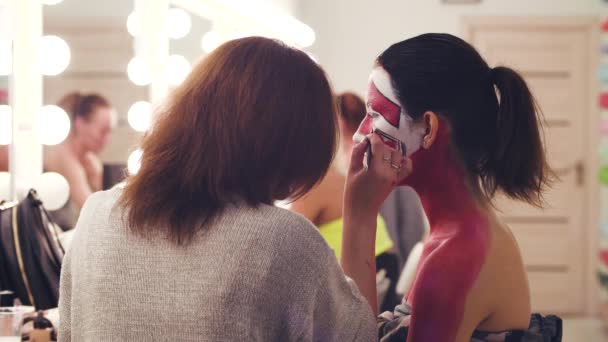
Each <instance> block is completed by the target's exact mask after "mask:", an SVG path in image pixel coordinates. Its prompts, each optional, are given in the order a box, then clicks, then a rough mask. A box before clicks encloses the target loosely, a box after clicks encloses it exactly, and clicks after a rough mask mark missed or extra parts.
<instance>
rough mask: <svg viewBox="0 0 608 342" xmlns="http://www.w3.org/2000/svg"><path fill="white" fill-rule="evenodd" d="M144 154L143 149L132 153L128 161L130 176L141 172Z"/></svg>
mask: <svg viewBox="0 0 608 342" xmlns="http://www.w3.org/2000/svg"><path fill="white" fill-rule="evenodd" d="M143 154H144V153H143V151H142V150H141V149H137V150H135V151H133V152H131V154H130V155H129V159H128V160H127V171H129V174H131V175H134V174H136V173H137V172H138V171H139V168H140V167H141V156H142V155H143Z"/></svg>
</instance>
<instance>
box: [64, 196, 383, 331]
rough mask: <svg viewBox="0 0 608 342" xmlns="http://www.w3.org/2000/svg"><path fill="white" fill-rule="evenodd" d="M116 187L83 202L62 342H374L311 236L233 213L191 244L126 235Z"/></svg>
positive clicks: (367, 313)
mask: <svg viewBox="0 0 608 342" xmlns="http://www.w3.org/2000/svg"><path fill="white" fill-rule="evenodd" d="M120 194H121V190H120V189H114V190H110V191H106V192H101V193H97V194H94V195H93V196H91V197H90V199H89V200H88V201H87V203H86V204H85V206H84V208H83V210H82V213H81V216H80V219H79V221H78V224H77V227H76V232H75V235H74V240H73V242H72V245H71V248H70V250H69V251H68V252H67V254H66V256H65V259H64V264H63V270H62V274H61V289H60V300H59V311H60V316H61V318H60V331H59V340H60V341H373V340H375V339H376V326H375V321H374V317H373V314H372V310H371V308H370V306H369V305H368V303H367V302H366V300H365V299H364V298H363V297H362V296H361V294H360V293H359V291H358V290H357V288H356V287H355V286H354V284H352V282H351V281H349V280H347V279H346V277H345V276H344V274H343V273H342V269H341V268H340V266H339V264H338V262H337V260H336V258H335V256H334V254H333V252H332V251H331V250H330V249H329V247H328V246H327V244H326V243H325V241H324V240H323V238H322V237H321V235H320V234H319V233H318V232H317V230H316V228H315V227H314V226H313V225H312V224H311V223H310V222H308V221H307V220H306V219H304V218H303V217H301V216H299V215H297V214H294V213H291V212H289V211H286V210H283V209H279V208H275V207H271V206H260V207H259V208H256V209H254V208H249V207H246V206H233V207H229V208H228V209H227V210H226V211H225V212H224V214H223V215H222V217H221V218H220V219H219V220H217V222H216V223H215V224H213V225H211V226H209V227H207V228H206V229H205V230H204V231H203V232H201V233H200V234H199V235H198V236H197V237H196V238H195V239H194V241H193V243H191V244H190V245H188V246H187V247H179V246H176V245H174V244H172V243H170V242H169V241H167V240H165V239H163V238H161V237H153V238H149V239H144V238H141V237H139V236H136V235H134V234H132V233H130V232H129V231H128V230H127V229H126V228H125V226H124V224H123V223H122V220H121V219H120V216H121V213H120V209H116V208H115V204H116V201H117V199H118V197H119V196H120Z"/></svg>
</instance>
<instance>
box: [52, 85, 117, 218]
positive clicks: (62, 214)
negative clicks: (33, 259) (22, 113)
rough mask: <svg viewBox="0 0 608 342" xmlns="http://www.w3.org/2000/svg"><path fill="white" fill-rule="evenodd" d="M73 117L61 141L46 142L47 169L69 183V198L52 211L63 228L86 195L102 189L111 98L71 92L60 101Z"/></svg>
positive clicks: (80, 206)
mask: <svg viewBox="0 0 608 342" xmlns="http://www.w3.org/2000/svg"><path fill="white" fill-rule="evenodd" d="M58 105H59V107H61V108H63V110H65V111H66V113H67V114H68V115H69V117H70V121H71V131H70V134H69V135H68V137H67V138H66V139H65V140H64V141H63V142H62V143H61V144H58V145H54V146H45V149H44V171H45V172H57V173H59V174H61V175H62V176H64V177H65V178H66V180H67V181H68V183H69V185H70V200H69V201H68V203H67V204H66V206H65V207H64V208H62V209H60V210H59V211H57V212H55V213H53V216H54V217H53V218H54V219H55V220H56V221H57V223H58V224H59V225H60V226H62V228H64V229H66V228H71V227H73V226H74V225H75V223H76V222H75V221H76V219H77V218H78V212H79V211H80V208H82V206H83V204H84V202H85V201H86V199H87V198H88V197H89V196H90V195H91V194H92V193H94V192H96V191H100V190H102V181H103V164H102V162H101V160H100V159H99V153H100V152H101V151H102V150H103V149H104V147H105V146H106V145H107V144H108V141H109V139H110V134H111V132H112V129H113V127H114V121H115V115H114V109H113V108H112V105H111V104H110V102H109V101H108V100H107V99H106V98H105V97H103V96H102V95H99V94H95V93H91V94H83V93H80V92H72V93H69V94H67V95H65V96H64V97H63V98H61V100H59V103H58Z"/></svg>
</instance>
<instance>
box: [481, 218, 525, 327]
mask: <svg viewBox="0 0 608 342" xmlns="http://www.w3.org/2000/svg"><path fill="white" fill-rule="evenodd" d="M491 231H492V239H491V244H490V249H489V251H488V257H487V260H486V263H485V265H484V267H483V269H482V271H481V273H480V277H479V284H478V285H479V286H477V289H476V291H475V293H473V294H472V295H473V297H472V298H471V301H472V302H483V303H484V306H486V307H487V310H488V313H487V317H486V319H485V320H484V322H482V324H481V325H480V327H481V328H482V329H483V330H492V331H496V330H507V329H515V328H527V326H528V323H529V322H528V320H529V317H530V290H529V286H528V278H527V274H526V270H525V266H524V263H523V259H522V256H521V252H520V249H519V246H518V244H517V240H516V239H515V237H514V236H513V234H512V232H511V230H510V229H509V228H508V227H507V226H505V225H502V224H500V223H498V222H497V223H495V224H494V225H493V226H492V229H491Z"/></svg>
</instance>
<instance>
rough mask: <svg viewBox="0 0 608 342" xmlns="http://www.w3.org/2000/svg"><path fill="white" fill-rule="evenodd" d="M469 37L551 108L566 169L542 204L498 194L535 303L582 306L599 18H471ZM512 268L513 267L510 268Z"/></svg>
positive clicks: (551, 153)
mask: <svg viewBox="0 0 608 342" xmlns="http://www.w3.org/2000/svg"><path fill="white" fill-rule="evenodd" d="M465 22H466V23H465V38H466V39H468V41H469V42H470V43H472V44H473V45H474V46H475V47H476V48H478V49H479V51H480V53H481V54H482V55H483V56H484V57H485V58H486V59H487V61H488V62H489V63H490V65H491V66H498V65H505V66H509V67H512V68H514V69H516V70H518V71H519V72H520V73H521V74H522V75H523V76H524V77H525V79H526V81H527V82H528V84H529V86H530V87H531V90H532V92H533V94H534V95H535V97H536V99H537V101H538V103H539V105H540V107H541V109H542V111H543V113H544V128H545V143H546V148H547V155H548V160H549V164H550V166H551V167H552V168H553V169H554V171H555V172H556V173H557V175H558V176H559V178H560V180H559V181H557V182H556V183H555V184H554V186H553V187H552V189H550V190H549V191H548V192H547V193H546V196H545V199H546V207H545V208H544V209H538V208H535V207H532V206H530V205H527V204H523V203H521V202H515V201H512V200H508V199H506V198H505V197H504V196H502V197H501V196H498V198H497V200H496V203H497V206H498V208H499V209H500V211H501V213H500V215H501V217H502V219H503V220H504V222H505V223H506V224H508V225H509V227H510V228H511V229H512V231H513V233H514V235H515V237H516V238H517V241H518V243H519V246H520V248H521V250H522V254H523V258H524V262H525V265H526V269H527V271H528V276H529V280H530V287H531V293H532V309H533V310H534V311H541V312H553V313H581V312H583V311H584V310H585V300H586V298H585V296H586V292H585V291H587V290H588V288H589V284H587V282H588V279H589V277H588V276H587V272H589V271H590V267H589V265H588V258H587V251H588V249H589V246H588V241H589V240H588V234H590V233H591V232H592V231H595V230H596V228H595V226H594V225H593V224H592V222H591V221H592V220H590V219H589V212H590V211H589V210H587V209H588V206H590V205H596V204H594V203H589V199H590V198H592V197H590V196H589V192H590V191H593V187H596V188H597V183H596V180H595V178H596V177H593V178H592V179H589V177H588V174H589V172H588V171H589V168H590V167H592V165H590V164H592V163H590V162H589V161H590V160H591V159H593V156H592V155H591V154H593V153H597V152H595V150H594V149H593V148H592V147H591V146H590V143H589V141H590V140H589V132H590V126H591V125H595V124H596V123H595V120H596V119H595V118H596V115H595V113H594V108H592V107H593V106H592V105H591V103H590V101H589V99H590V98H591V94H590V92H591V91H592V90H591V89H590V88H591V87H590V85H591V84H592V80H591V77H592V75H593V74H592V72H591V69H592V66H591V64H592V63H591V62H590V61H592V58H591V54H592V53H595V51H591V48H590V47H591V46H592V45H591V40H592V39H593V38H594V35H593V34H590V33H591V31H592V30H593V28H595V26H594V22H593V21H590V20H585V19H568V18H556V19H547V18H544V19H542V18H536V19H533V18H529V19H524V18H517V19H509V18H471V19H467V20H466V21H465ZM505 272H508V270H505Z"/></svg>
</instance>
